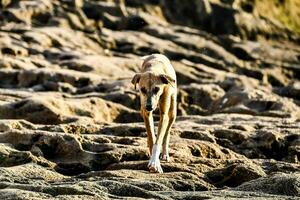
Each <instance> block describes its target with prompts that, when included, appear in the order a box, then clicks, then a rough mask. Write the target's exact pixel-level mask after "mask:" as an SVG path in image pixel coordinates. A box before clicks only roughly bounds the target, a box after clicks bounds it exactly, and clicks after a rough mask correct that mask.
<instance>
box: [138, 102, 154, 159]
mask: <svg viewBox="0 0 300 200" xmlns="http://www.w3.org/2000/svg"><path fill="white" fill-rule="evenodd" d="M141 114H142V116H143V119H144V123H145V127H146V131H147V143H148V147H149V152H150V156H151V155H152V147H153V143H154V141H155V134H154V122H153V116H152V112H148V111H146V110H144V109H143V108H142V109H141Z"/></svg>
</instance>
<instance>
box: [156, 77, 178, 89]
mask: <svg viewBox="0 0 300 200" xmlns="http://www.w3.org/2000/svg"><path fill="white" fill-rule="evenodd" d="M159 78H160V80H161V81H162V82H163V84H170V85H171V86H172V87H175V80H174V79H173V78H171V77H170V76H168V75H165V74H161V75H160V76H159Z"/></svg>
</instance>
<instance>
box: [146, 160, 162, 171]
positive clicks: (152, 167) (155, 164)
mask: <svg viewBox="0 0 300 200" xmlns="http://www.w3.org/2000/svg"><path fill="white" fill-rule="evenodd" d="M148 168H149V171H150V172H151V173H163V170H162V168H161V165H160V161H159V159H155V160H150V161H149V164H148Z"/></svg>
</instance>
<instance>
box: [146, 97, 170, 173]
mask: <svg viewBox="0 0 300 200" xmlns="http://www.w3.org/2000/svg"><path fill="white" fill-rule="evenodd" d="M169 107H170V98H165V97H162V99H161V102H160V105H159V109H160V120H159V125H158V131H157V138H156V142H155V144H154V145H153V149H152V156H151V159H150V161H149V164H148V166H149V169H150V171H151V172H158V173H162V172H163V170H162V168H161V165H160V161H159V155H160V150H161V146H162V142H163V139H164V136H165V133H166V130H167V127H168V124H169V116H168V111H169Z"/></svg>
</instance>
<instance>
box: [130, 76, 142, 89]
mask: <svg viewBox="0 0 300 200" xmlns="http://www.w3.org/2000/svg"><path fill="white" fill-rule="evenodd" d="M140 78H141V74H140V73H137V74H135V75H134V77H133V78H132V80H131V83H132V84H133V85H134V89H135V90H136V84H138V83H139V82H140Z"/></svg>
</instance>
